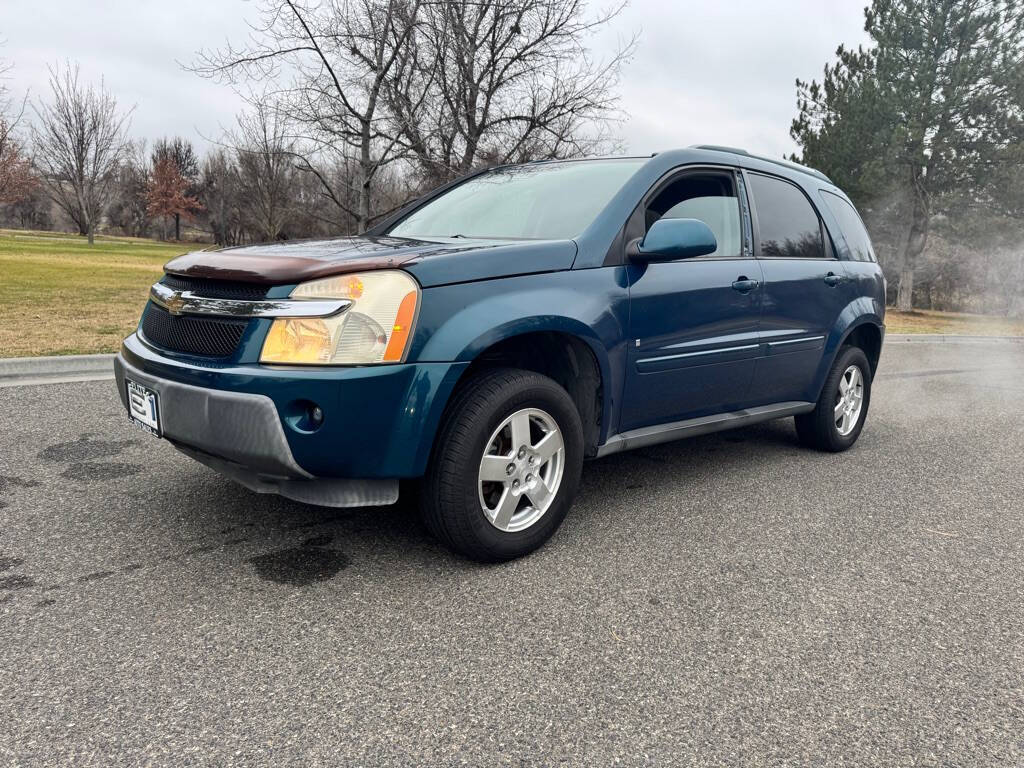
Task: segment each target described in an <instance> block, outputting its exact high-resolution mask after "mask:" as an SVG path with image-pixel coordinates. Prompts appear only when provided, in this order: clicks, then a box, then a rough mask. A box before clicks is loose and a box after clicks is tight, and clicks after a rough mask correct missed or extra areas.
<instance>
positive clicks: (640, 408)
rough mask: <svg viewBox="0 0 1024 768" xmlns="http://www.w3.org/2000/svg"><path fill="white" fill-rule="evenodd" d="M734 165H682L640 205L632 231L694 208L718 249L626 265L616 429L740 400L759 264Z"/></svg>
mask: <svg viewBox="0 0 1024 768" xmlns="http://www.w3.org/2000/svg"><path fill="white" fill-rule="evenodd" d="M738 187H739V178H738V174H737V173H736V171H735V170H734V169H726V168H702V169H693V170H687V171H683V172H681V173H679V174H676V175H674V176H672V177H670V178H668V179H667V180H665V181H664V182H662V183H660V184H659V185H657V186H656V187H655V188H654V189H653V190H652V191H651V193H650V194H649V195H648V197H647V199H646V200H645V202H644V203H643V204H641V206H640V207H639V208H638V209H637V211H636V212H634V215H633V217H632V218H631V220H630V224H629V225H627V239H630V238H635V237H642V236H643V235H644V234H646V231H647V229H649V228H650V225H651V224H653V223H654V222H655V221H657V220H658V219H659V218H662V217H672V218H696V219H700V220H702V221H704V222H705V223H706V224H707V225H708V226H709V227H710V228H711V230H712V232H714V233H715V238H716V240H717V241H718V250H717V251H715V253H713V254H710V255H708V256H703V257H700V258H695V259H685V260H681V261H674V262H663V263H651V264H636V263H632V264H629V265H628V278H629V283H630V286H629V292H630V293H629V295H630V336H629V354H628V362H627V372H626V385H625V396H624V398H623V403H622V408H621V416H620V423H619V431H620V432H625V431H627V430H630V429H636V428H638V427H645V426H651V425H655V424H664V423H668V422H673V421H680V420H683V419H687V418H692V417H697V416H702V415H706V414H710V413H718V412H722V411H728V410H734V409H735V408H738V407H741V406H742V403H743V402H744V400H745V399H746V397H747V394H748V387H749V385H750V381H751V379H752V377H753V373H754V365H755V361H756V358H757V354H758V335H757V334H758V318H759V315H760V312H761V282H762V279H761V270H760V267H759V265H758V262H757V260H756V259H754V258H753V250H752V246H751V239H750V231H751V230H750V226H749V215H748V211H747V209H746V208H747V207H746V200H745V197H744V196H743V195H738V194H737V189H738Z"/></svg>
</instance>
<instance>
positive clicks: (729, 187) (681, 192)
mask: <svg viewBox="0 0 1024 768" xmlns="http://www.w3.org/2000/svg"><path fill="white" fill-rule="evenodd" d="M658 219H699V220H700V221H703V222H704V223H705V224H707V225H708V227H709V228H710V229H711V231H712V232H713V233H714V234H715V240H716V241H717V243H718V249H717V250H716V251H715V252H714V253H710V254H708V255H707V256H704V257H702V258H738V257H739V256H740V252H741V249H742V240H741V238H740V204H739V199H738V198H737V197H736V185H735V183H734V180H733V176H732V174H727V173H689V174H686V175H684V176H682V177H681V178H679V179H677V180H675V181H673V182H671V183H669V184H668V186H666V187H665V189H663V190H662V191H661V192H659V193H658V194H657V195H656V196H655V198H654V199H653V200H652V201H651V202H650V203H649V204H648V205H647V210H646V221H645V225H646V228H647V229H648V230H649V229H650V228H651V225H652V224H653V223H654V222H656V221H657V220H658Z"/></svg>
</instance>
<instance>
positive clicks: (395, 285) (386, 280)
mask: <svg viewBox="0 0 1024 768" xmlns="http://www.w3.org/2000/svg"><path fill="white" fill-rule="evenodd" d="M291 298H292V299H299V300H302V299H348V300H350V301H351V302H352V304H351V305H350V306H349V307H348V309H346V310H345V311H343V312H340V313H339V314H337V315H334V316H333V317H297V318H296V317H287V318H285V317H279V318H277V319H275V320H274V324H273V325H271V326H270V332H269V333H268V334H267V338H266V340H265V341H264V342H263V351H262V352H261V353H260V362H261V363H292V364H296V365H366V364H372V363H398V362H401V361H402V358H403V356H404V355H405V349H406V347H407V346H408V343H409V338H410V334H411V331H412V324H413V321H414V320H415V318H416V306H417V304H418V303H419V286H418V285H417V284H416V281H415V280H413V279H412V277H410V276H409V275H407V274H406V273H405V272H400V271H398V270H381V271H376V272H362V273H359V274H354V275H338V276H337V277H328V278H324V279H323V280H313V281H311V282H308V283H302V284H301V285H298V286H296V287H295V290H293V291H292V292H291Z"/></svg>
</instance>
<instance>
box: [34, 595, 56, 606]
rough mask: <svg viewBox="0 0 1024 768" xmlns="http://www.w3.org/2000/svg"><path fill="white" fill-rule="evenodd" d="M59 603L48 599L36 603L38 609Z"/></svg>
mask: <svg viewBox="0 0 1024 768" xmlns="http://www.w3.org/2000/svg"><path fill="white" fill-rule="evenodd" d="M56 604H57V601H56V600H54V599H53V598H50V597H47V598H44V599H42V600H40V601H39V602H38V603H36V608H46V607H47V606H51V605H56Z"/></svg>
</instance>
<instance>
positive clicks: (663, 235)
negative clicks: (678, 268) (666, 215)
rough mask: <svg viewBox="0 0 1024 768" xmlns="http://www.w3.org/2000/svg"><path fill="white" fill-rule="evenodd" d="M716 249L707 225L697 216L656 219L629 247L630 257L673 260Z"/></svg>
mask: <svg viewBox="0 0 1024 768" xmlns="http://www.w3.org/2000/svg"><path fill="white" fill-rule="evenodd" d="M716 250H718V241H717V240H715V233H714V232H712V231H711V227H709V226H708V225H707V224H705V223H704V222H703V221H701V220H699V219H658V220H657V221H656V222H654V223H653V224H652V225H651V228H650V229H649V230H648V231H647V236H646V237H645V238H644V239H643V240H641V241H640V242H639V243H637V244H636V246H635V247H633V248H631V249H630V254H629V255H630V258H631V259H633V260H634V261H644V262H646V261H675V260H676V259H692V258H694V257H695V256H707V255H708V254H709V253H714V252H715V251H716Z"/></svg>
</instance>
